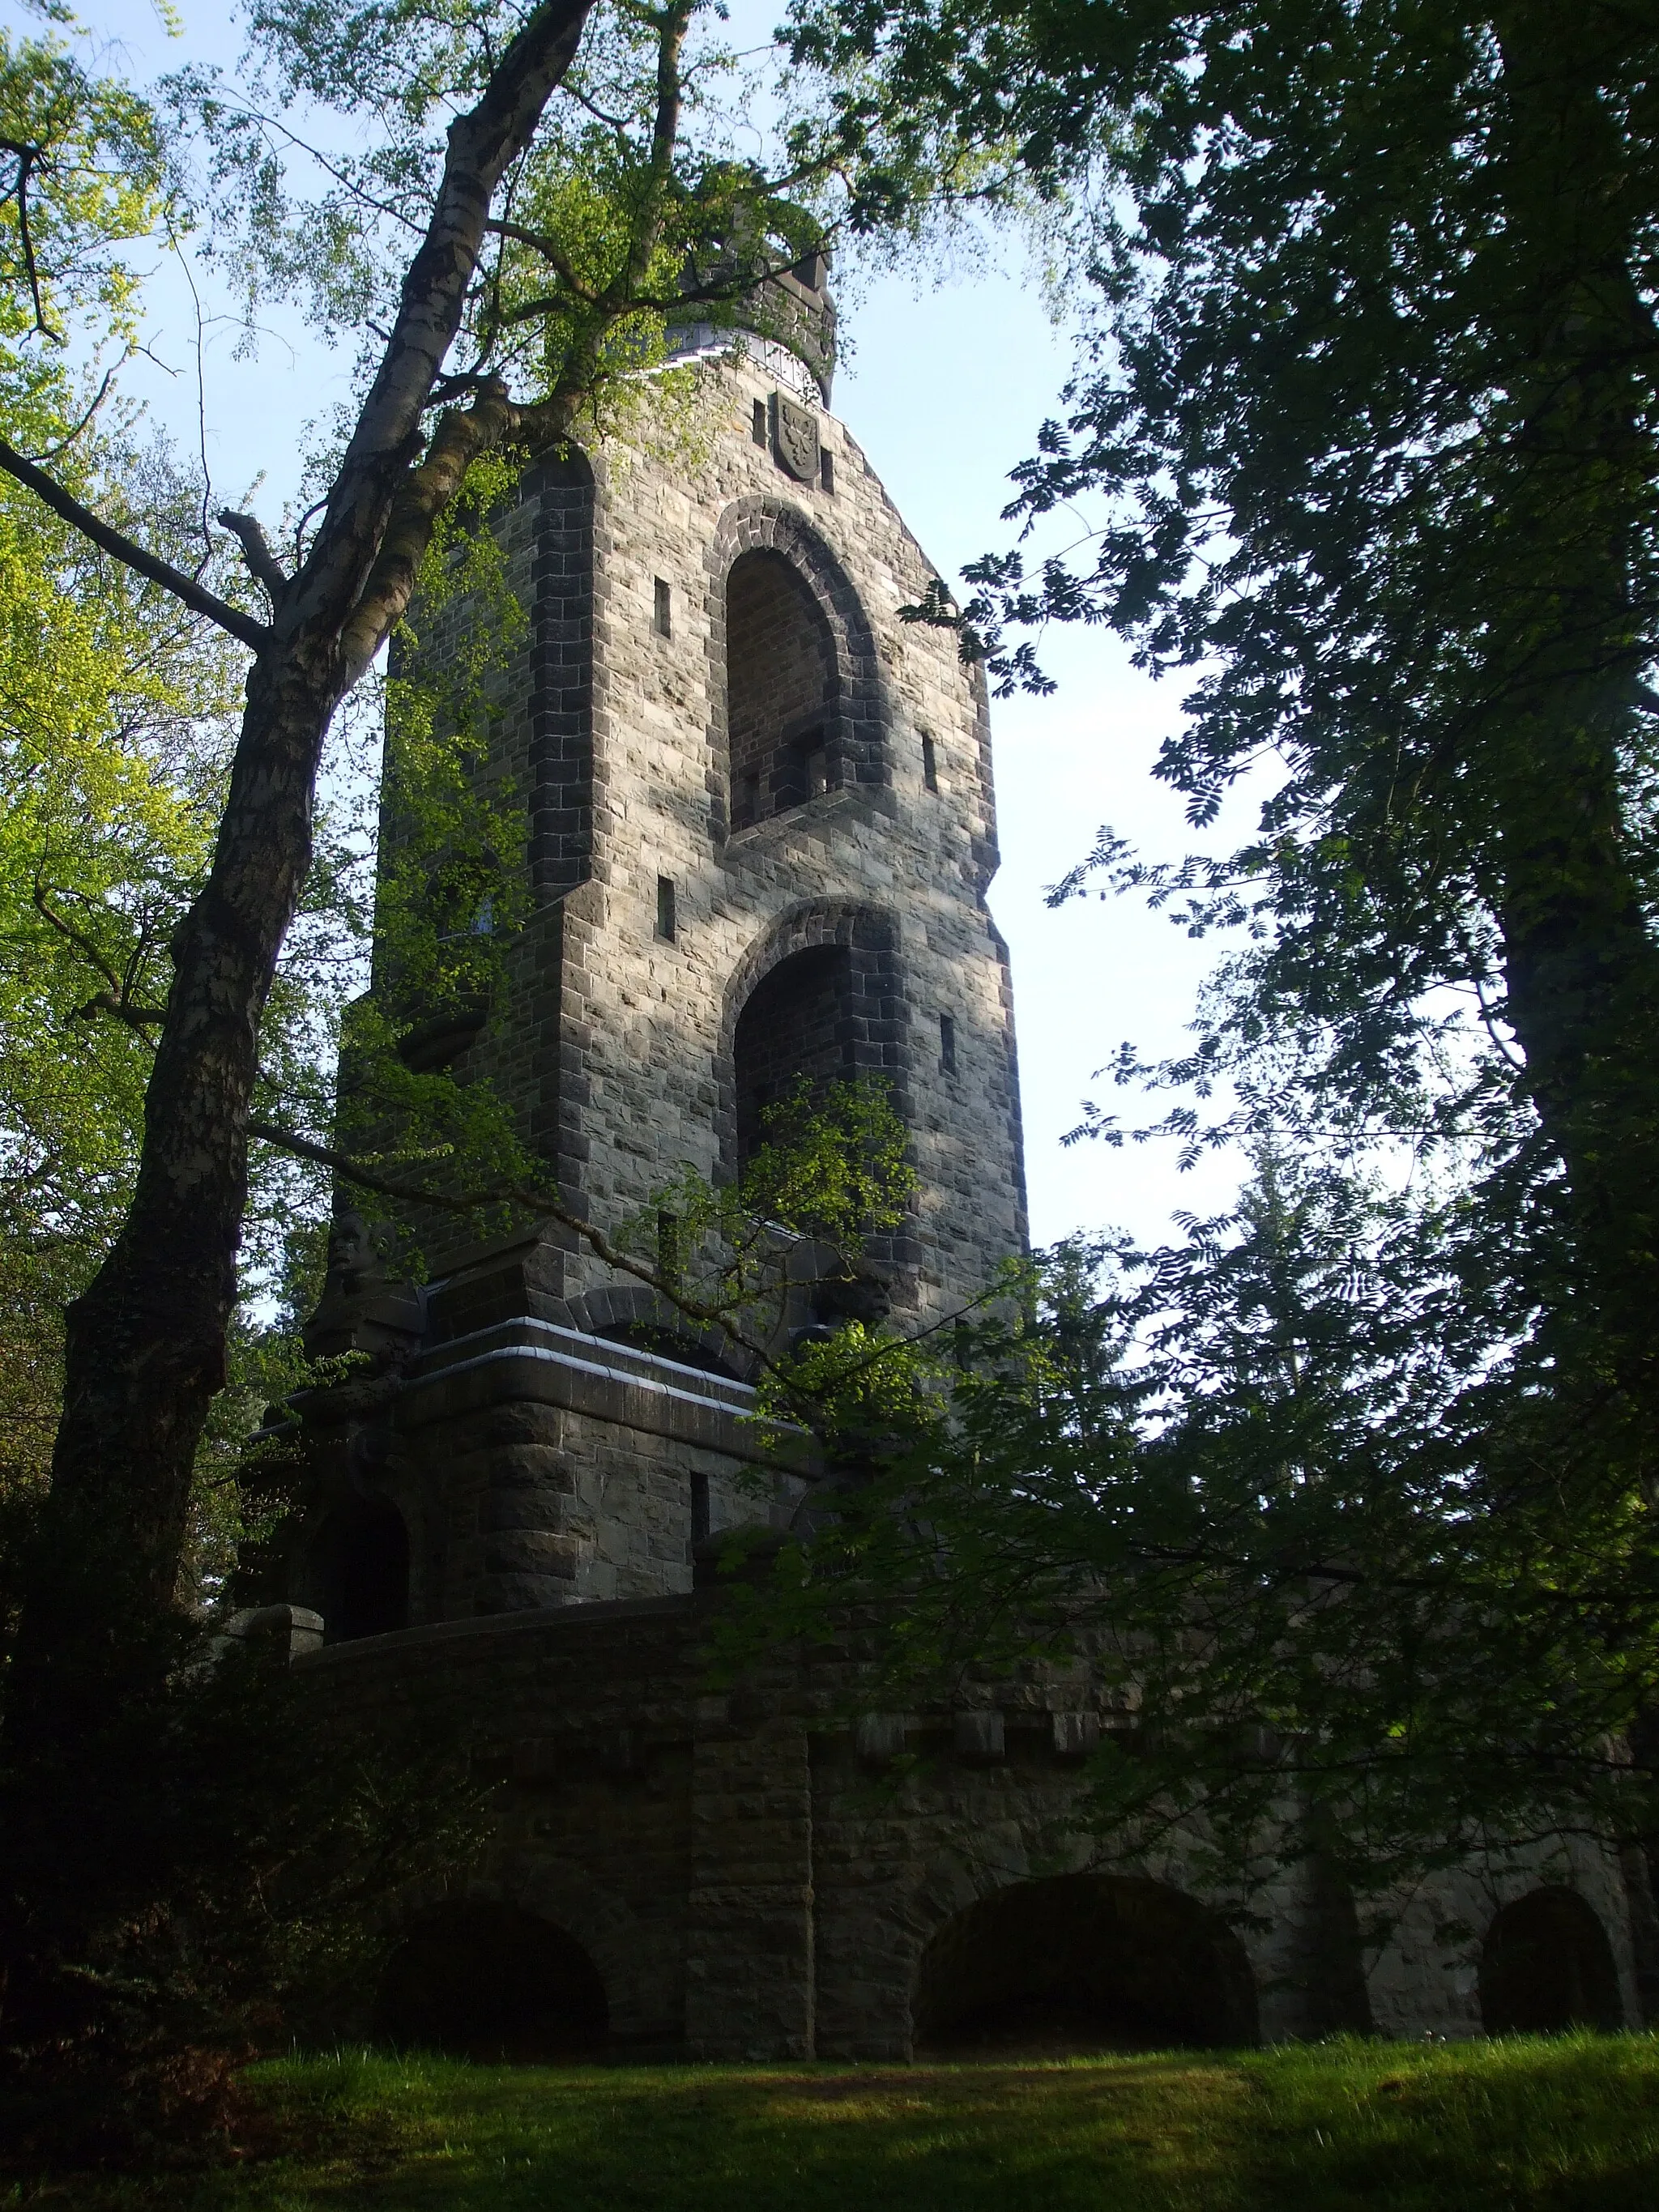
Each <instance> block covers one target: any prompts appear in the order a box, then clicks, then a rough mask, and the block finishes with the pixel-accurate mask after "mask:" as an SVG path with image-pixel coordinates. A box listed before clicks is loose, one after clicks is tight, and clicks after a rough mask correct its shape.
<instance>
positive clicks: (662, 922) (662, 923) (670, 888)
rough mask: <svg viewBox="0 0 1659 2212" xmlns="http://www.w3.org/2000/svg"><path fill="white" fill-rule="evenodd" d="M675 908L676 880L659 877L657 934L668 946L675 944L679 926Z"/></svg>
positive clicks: (668, 877)
mask: <svg viewBox="0 0 1659 2212" xmlns="http://www.w3.org/2000/svg"><path fill="white" fill-rule="evenodd" d="M674 908H675V899H674V878H672V876H659V877H658V878H657V934H658V936H659V937H660V938H661V939H662V940H663V941H664V943H665V944H666V945H671V944H672V943H673V942H674V937H675V932H676V930H677V928H678V920H677V917H676V915H675V911H674Z"/></svg>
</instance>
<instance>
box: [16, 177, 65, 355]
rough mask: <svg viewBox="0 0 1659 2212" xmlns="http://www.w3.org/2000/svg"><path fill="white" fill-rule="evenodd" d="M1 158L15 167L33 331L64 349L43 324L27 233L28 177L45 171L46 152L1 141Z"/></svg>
mask: <svg viewBox="0 0 1659 2212" xmlns="http://www.w3.org/2000/svg"><path fill="white" fill-rule="evenodd" d="M0 154H9V155H12V157H13V158H14V160H15V161H16V163H17V178H16V181H15V184H14V185H12V191H14V192H15V194H16V195H17V241H18V244H19V245H20V246H21V248H22V250H23V273H24V275H25V276H27V279H28V287H29V298H30V299H31V301H33V305H34V327H35V329H36V331H39V333H40V336H41V337H43V338H50V339H51V340H52V343H53V344H54V345H66V344H67V343H69V341H68V340H67V339H66V338H65V337H64V333H63V332H62V331H55V330H53V328H52V325H51V324H50V323H49V322H48V321H47V320H46V303H45V301H43V300H42V299H41V297H40V270H39V269H38V268H37V267H36V266H35V261H34V240H33V235H32V234H31V232H30V230H29V173H30V172H31V170H33V169H34V168H36V167H46V149H45V148H44V147H41V146H30V145H27V144H26V143H24V142H23V141H22V140H21V139H17V138H0Z"/></svg>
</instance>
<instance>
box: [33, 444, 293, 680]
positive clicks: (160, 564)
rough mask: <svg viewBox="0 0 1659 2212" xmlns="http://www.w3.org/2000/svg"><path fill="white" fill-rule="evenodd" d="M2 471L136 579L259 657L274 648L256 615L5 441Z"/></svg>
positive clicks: (267, 631) (266, 630)
mask: <svg viewBox="0 0 1659 2212" xmlns="http://www.w3.org/2000/svg"><path fill="white" fill-rule="evenodd" d="M0 469H4V470H5V471H6V473H7V475H8V476H12V477H16V479H17V481H18V483H21V484H22V485H24V486H26V487H27V489H28V490H30V491H32V492H33V494H34V495H35V497H36V498H37V499H40V500H43V501H45V502H46V505H47V506H48V507H51V509H52V513H54V514H59V515H61V516H62V517H63V519H64V521H65V522H67V523H70V524H71V525H72V526H73V527H74V528H75V529H76V530H78V531H79V532H81V534H82V537H83V538H90V539H91V540H92V542H93V544H94V545H95V546H97V548H98V549H99V550H100V552H103V553H108V554H111V555H112V556H113V557H114V558H115V559H116V560H118V561H119V562H123V563H125V566H126V567H127V568H131V570H132V571H133V573H134V574H135V575H139V576H144V577H148V579H149V581H150V582H151V583H152V584H160V585H161V588H162V589H163V590H164V591H167V592H172V593H173V597H174V598H175V599H182V600H183V601H184V603H185V605H186V606H187V607H189V608H190V609H191V611H192V612H193V613H195V614H198V615H205V616H206V617H208V619H209V621H210V622H216V623H218V625H219V627H220V629H223V630H228V631H229V633H230V635H232V636H233V637H234V638H240V641H241V642H242V643H243V644H244V645H247V646H252V648H253V650H254V652H255V653H260V652H263V651H264V647H266V646H267V645H269V644H270V635H271V634H270V630H269V629H267V628H266V627H265V625H264V623H258V622H255V621H254V619H253V617H252V615H245V614H242V613H240V611H238V610H237V609H236V608H235V607H233V606H231V605H229V604H228V602H227V601H226V600H224V599H221V598H220V597H219V595H218V593H217V592H210V591H209V590H208V589H207V588H206V586H204V585H202V584H198V583H197V582H196V581H195V580H194V579H193V578H191V577H189V576H187V575H185V573H184V571H183V569H181V568H174V567H173V563H172V562H170V561H163V560H162V559H161V556H159V555H158V554H155V553H147V552H146V551H145V550H144V548H143V546H142V545H140V544H137V543H136V542H135V541H134V540H133V539H132V538H129V537H127V536H126V535H125V532H122V531H119V530H117V529H115V528H113V527H112V525H110V524H109V523H107V522H104V521H102V520H100V518H99V517H98V516H97V515H95V514H94V513H93V511H92V509H91V508H90V507H82V504H81V502H80V501H79V500H78V499H76V497H75V496H74V495H73V494H72V493H70V492H67V491H65V490H64V487H63V485H62V484H60V483H58V481H57V479H56V477H49V476H48V475H47V474H46V471H45V470H44V469H37V468H36V467H35V465H34V464H33V461H27V460H25V459H24V458H23V456H22V455H21V453H19V452H18V451H17V449H16V447H15V446H10V445H8V444H7V442H6V441H5V440H4V439H3V438H0Z"/></svg>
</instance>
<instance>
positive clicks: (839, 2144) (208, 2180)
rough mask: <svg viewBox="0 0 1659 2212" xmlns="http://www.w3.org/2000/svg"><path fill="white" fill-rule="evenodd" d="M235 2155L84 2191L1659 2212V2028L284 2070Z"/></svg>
mask: <svg viewBox="0 0 1659 2212" xmlns="http://www.w3.org/2000/svg"><path fill="white" fill-rule="evenodd" d="M250 2078H251V2080H252V2084H253V2085H254V2088H255V2093H256V2094H257V2097H258V2100H259V2104H260V2106H261V2108H262V2110H263V2111H264V2113H265V2114H266V2115H268V2118H269V2139H268V2140H264V2141H261V2140H260V2138H261V2137H264V2136H265V2135H266V2130H265V2129H263V2128H261V2129H256V2130H255V2131H254V2144H253V2148H252V2149H251V2150H250V2152H249V2154H247V2155H246V2156H245V2157H244V2158H243V2159H242V2160H240V2162H239V2163H237V2164H236V2165H234V2166H232V2167H229V2168H228V2169H226V2170H224V2171H222V2172H216V2173H212V2174H209V2175H200V2174H197V2175H193V2176H192V2175H185V2174H177V2173H175V2174H172V2175H169V2176H167V2177H165V2178H161V2177H157V2179H155V2180H154V2181H153V2182H152V2181H145V2180H125V2181H114V2180H109V2181H102V2180H95V2179H87V2180H85V2181H83V2182H78V2183H58V2184H55V2185H51V2186H49V2187H47V2188H46V2189H44V2190H42V2191H38V2192H28V2191H25V2192H20V2193H14V2194H11V2195H10V2196H7V2194H6V2193H5V2191H4V2190H3V2187H0V2203H9V2204H11V2205H17V2206H21V2205H24V2204H40V2205H41V2206H48V2205H51V2206H66V2207H73V2208H76V2212H137V2208H139V2207H144V2208H149V2207H151V2206H161V2205H166V2206H167V2208H168V2212H486V2208H487V2212H531V2208H532V2207H533V2208H535V2209H536V2212H544V2208H545V2212H635V2208H640V2212H645V2208H650V2209H651V2212H873V2208H876V2207H881V2208H888V2207H893V2208H896V2212H1027V2208H1030V2212H1085V2208H1087V2212H1177V2208H1180V2212H1187V2208H1189V2207H1190V2208H1194V2212H1200V2208H1201V2212H1344V2208H1346V2207H1350V2206H1368V2207H1369V2206H1379V2205H1387V2206H1390V2207H1398V2208H1401V2212H1463V2208H1469V2212H1475V2208H1480V2212H1486V2208H1492V2212H1500V2208H1501V2212H1520V2208H1532V2207H1540V2208H1542V2207H1550V2208H1558V2207H1559V2208H1563V2212H1565V2208H1568V2207H1574V2208H1577V2207H1583V2208H1585V2212H1626V2208H1629V2212H1637V2208H1638V2207H1639V2208H1641V2212H1654V2208H1655V2207H1659V2039H1655V2038H1653V2037H1651V2036H1595V2035H1588V2034H1586V2035H1583V2036H1570V2037H1563V2038H1559V2039H1552V2040H1547V2041H1546V2040H1536V2041H1534V2040H1530V2039H1516V2040H1514V2041H1504V2042H1498V2043H1489V2044H1486V2043H1483V2044H1472V2045H1462V2046H1451V2047H1445V2046H1437V2047H1432V2048H1429V2047H1423V2046H1419V2045H1402V2044H1392V2045H1391V2044H1367V2043H1347V2044H1333V2045H1316V2046H1314V2045H1304V2046H1291V2047H1289V2048H1285V2049H1280V2050H1277V2051H1246V2052H1230V2053H1217V2054H1214V2055H1211V2054H1207V2053H1206V2054H1195V2053H1192V2052H1182V2053H1176V2054H1166V2055H1162V2056H1158V2055H1153V2056H1148V2057H1109V2058H1099V2059H1089V2060H1071V2061H1060V2062H1055V2063H1047V2064H1045V2063H1035V2062H1034V2063H982V2064H975V2065H959V2066H951V2065H926V2066H924V2065H916V2066H862V2067H837V2066H829V2065H823V2066H799V2067H696V2066H685V2067H668V2066H659V2067H648V2068H647V2067H626V2068H624V2067H580V2068H577V2067H572V2068H563V2067H559V2068H554V2067H532V2066H526V2067H510V2066H472V2065H465V2064H462V2063H450V2062H447V2061H443V2060H439V2059H407V2060H400V2059H396V2058H387V2057H356V2056H346V2057H334V2058H304V2059H293V2060H287V2061H282V2062H278V2063H269V2064H265V2065H263V2066H260V2067H258V2069H255V2071H254V2073H253V2074H252V2076H251V2077H250Z"/></svg>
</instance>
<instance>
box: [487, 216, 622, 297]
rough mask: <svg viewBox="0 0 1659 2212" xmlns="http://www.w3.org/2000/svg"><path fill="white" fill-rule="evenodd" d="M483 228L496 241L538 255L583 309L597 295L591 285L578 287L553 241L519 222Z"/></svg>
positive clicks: (561, 251) (559, 247)
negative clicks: (503, 241) (522, 247)
mask: <svg viewBox="0 0 1659 2212" xmlns="http://www.w3.org/2000/svg"><path fill="white" fill-rule="evenodd" d="M484 228H485V229H486V230H488V231H489V232H491V233H493V234H494V235H495V237H497V238H509V239H511V240H513V243H514V244H515V245H518V246H528V247H529V248H530V250H531V252H532V253H539V254H540V255H541V257H542V258H543V260H544V261H545V262H546V263H547V264H548V265H549V266H550V268H551V270H553V273H554V275H555V276H557V277H558V279H559V281H560V283H562V284H565V285H567V286H568V288H569V289H570V290H571V291H572V292H573V293H574V295H575V296H576V298H577V299H579V300H580V301H581V302H582V303H583V305H584V306H585V307H592V306H593V305H594V303H595V301H596V300H597V299H598V296H599V295H598V294H597V293H596V292H595V291H594V290H593V289H592V286H591V285H587V284H584V283H582V281H581V279H580V277H579V276H577V274H576V272H575V270H574V267H573V266H572V265H571V262H570V258H569V257H568V254H567V253H566V252H565V251H564V248H563V247H562V246H561V245H560V244H559V242H558V240H556V239H552V238H549V237H548V236H547V234H546V233H545V232H544V231H539V230H526V228H525V226H524V225H523V223H521V222H505V221H501V222H487V223H486V224H485V225H484ZM545 304H546V303H545V302H544V305H545Z"/></svg>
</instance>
